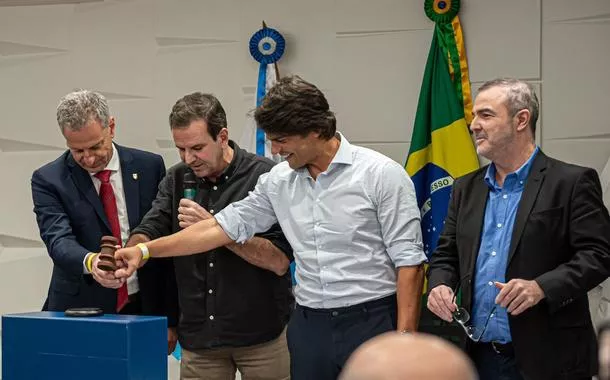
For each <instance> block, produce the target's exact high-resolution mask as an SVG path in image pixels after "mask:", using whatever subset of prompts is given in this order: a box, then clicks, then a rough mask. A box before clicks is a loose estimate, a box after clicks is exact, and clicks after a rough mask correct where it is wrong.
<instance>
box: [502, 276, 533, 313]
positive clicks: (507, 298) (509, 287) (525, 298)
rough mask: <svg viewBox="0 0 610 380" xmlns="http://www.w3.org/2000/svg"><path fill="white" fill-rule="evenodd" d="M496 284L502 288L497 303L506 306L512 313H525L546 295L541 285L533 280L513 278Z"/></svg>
mask: <svg viewBox="0 0 610 380" xmlns="http://www.w3.org/2000/svg"><path fill="white" fill-rule="evenodd" d="M495 284H496V287H497V288H498V289H500V293H499V294H498V296H497V297H496V304H497V305H500V306H502V307H505V308H506V311H507V312H509V313H510V314H512V315H519V314H521V313H523V312H524V311H525V310H527V309H529V308H530V307H532V306H534V305H536V304H537V303H538V302H540V301H541V300H542V299H543V298H544V297H545V295H544V291H543V290H542V288H541V287H540V285H538V283H537V282H536V281H533V280H532V281H528V280H521V279H512V280H510V281H509V282H507V283H505V284H503V283H501V282H496V283H495Z"/></svg>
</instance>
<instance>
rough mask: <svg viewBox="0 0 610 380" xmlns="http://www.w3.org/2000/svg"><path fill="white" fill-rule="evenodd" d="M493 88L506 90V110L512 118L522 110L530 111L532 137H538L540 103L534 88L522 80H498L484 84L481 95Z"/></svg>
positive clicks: (480, 89) (480, 90)
mask: <svg viewBox="0 0 610 380" xmlns="http://www.w3.org/2000/svg"><path fill="white" fill-rule="evenodd" d="M492 87H502V88H504V89H505V90H506V108H508V113H509V114H510V116H511V117H513V116H515V115H516V114H517V112H519V111H521V110H528V111H530V128H531V130H532V136H536V122H537V121H538V114H539V112H540V111H539V110H540V103H538V97H537V96H536V92H535V91H534V87H533V86H532V85H531V84H529V83H527V82H525V81H522V80H520V79H514V78H497V79H492V80H490V81H487V82H485V83H483V85H482V86H481V87H480V88H479V93H480V92H482V91H485V90H489V89H490V88H492Z"/></svg>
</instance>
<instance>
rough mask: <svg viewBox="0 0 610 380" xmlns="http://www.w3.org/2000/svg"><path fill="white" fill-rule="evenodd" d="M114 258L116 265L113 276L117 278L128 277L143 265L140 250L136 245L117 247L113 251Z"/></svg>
mask: <svg viewBox="0 0 610 380" xmlns="http://www.w3.org/2000/svg"><path fill="white" fill-rule="evenodd" d="M114 260H115V262H116V265H117V270H116V271H115V272H114V277H116V278H119V279H126V278H128V277H129V276H131V275H132V274H133V272H135V271H136V270H137V269H138V268H139V267H141V266H142V265H144V263H143V262H142V251H141V250H140V248H138V247H136V246H133V247H125V248H119V249H117V250H116V252H115V253H114Z"/></svg>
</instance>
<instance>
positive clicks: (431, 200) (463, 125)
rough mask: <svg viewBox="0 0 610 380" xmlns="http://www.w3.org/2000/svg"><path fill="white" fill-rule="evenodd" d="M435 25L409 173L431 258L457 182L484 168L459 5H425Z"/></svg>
mask: <svg viewBox="0 0 610 380" xmlns="http://www.w3.org/2000/svg"><path fill="white" fill-rule="evenodd" d="M425 8H426V13H427V14H428V17H430V18H431V19H433V21H435V23H436V25H435V28H434V34H433V37H432V44H431V46H430V52H429V54H428V61H427V63H426V68H425V71H424V78H423V81H422V85H421V91H420V94H419V103H418V105H417V114H416V117H415V125H414V127H413V136H412V138H411V146H410V148H409V155H408V158H407V164H406V170H407V172H408V173H409V175H410V176H411V179H412V180H413V183H414V184H415V191H416V193H417V203H418V205H419V208H420V211H421V217H422V221H421V225H422V232H423V242H424V250H425V252H426V255H427V256H428V257H429V256H430V255H431V254H432V253H433V252H434V249H435V248H436V243H437V240H438V237H439V235H440V233H441V231H442V229H443V224H444V220H445V217H446V216H447V208H448V206H449V197H450V195H451V188H452V185H453V181H454V180H455V179H456V178H458V177H460V176H462V175H464V174H467V173H469V172H471V171H473V170H475V169H477V168H478V167H479V161H478V158H477V154H476V151H475V149H474V145H473V142H472V139H471V137H470V133H469V130H468V124H467V119H468V121H470V120H471V112H472V104H471V103H472V102H471V100H470V81H469V78H468V68H467V63H466V57H465V49H464V45H463V38H462V33H461V26H460V24H459V19H458V17H457V12H458V10H459V2H458V1H456V0H453V1H449V0H444V1H426V3H425Z"/></svg>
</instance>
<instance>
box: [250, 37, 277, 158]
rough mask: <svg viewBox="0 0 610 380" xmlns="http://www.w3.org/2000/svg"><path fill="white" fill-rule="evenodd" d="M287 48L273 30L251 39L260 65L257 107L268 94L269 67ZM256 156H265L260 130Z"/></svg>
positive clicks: (254, 55)
mask: <svg viewBox="0 0 610 380" xmlns="http://www.w3.org/2000/svg"><path fill="white" fill-rule="evenodd" d="M285 47H286V41H285V40H284V37H283V36H282V35H281V34H280V32H278V31H277V30H275V29H273V28H267V27H264V28H262V29H260V30H259V31H257V32H256V33H254V34H253V35H252V37H251V38H250V55H252V58H254V59H255V60H256V61H257V62H259V63H260V67H259V70H258V84H257V86H256V106H257V107H258V106H260V104H261V102H262V100H263V98H264V97H265V93H266V83H267V65H271V64H274V63H276V62H277V61H279V59H280V58H281V57H282V54H284V48H285ZM256 154H258V155H261V156H264V155H265V133H264V132H263V131H262V130H261V129H259V128H257V129H256Z"/></svg>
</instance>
